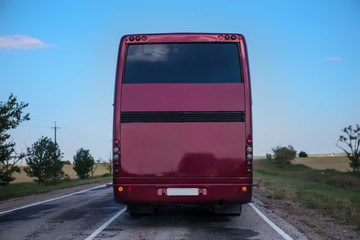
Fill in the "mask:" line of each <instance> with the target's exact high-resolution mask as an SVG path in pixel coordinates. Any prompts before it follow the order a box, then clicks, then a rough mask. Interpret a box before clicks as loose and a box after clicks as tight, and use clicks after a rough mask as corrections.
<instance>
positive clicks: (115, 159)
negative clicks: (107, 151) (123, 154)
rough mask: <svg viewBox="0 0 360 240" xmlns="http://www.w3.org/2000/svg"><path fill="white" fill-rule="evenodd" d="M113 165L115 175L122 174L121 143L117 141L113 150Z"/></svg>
mask: <svg viewBox="0 0 360 240" xmlns="http://www.w3.org/2000/svg"><path fill="white" fill-rule="evenodd" d="M113 154H114V155H113V164H114V174H119V173H120V169H119V166H120V162H119V160H120V141H119V140H117V139H115V140H114V149H113Z"/></svg>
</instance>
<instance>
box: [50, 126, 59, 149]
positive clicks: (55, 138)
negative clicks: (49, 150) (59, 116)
mask: <svg viewBox="0 0 360 240" xmlns="http://www.w3.org/2000/svg"><path fill="white" fill-rule="evenodd" d="M51 129H55V145H56V129H60V127H57V126H56V121H55V127H51Z"/></svg>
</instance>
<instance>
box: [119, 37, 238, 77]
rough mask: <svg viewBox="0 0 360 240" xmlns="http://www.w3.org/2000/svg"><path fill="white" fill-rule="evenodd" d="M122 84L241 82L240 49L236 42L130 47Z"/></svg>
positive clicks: (137, 45) (138, 45) (135, 45)
mask: <svg viewBox="0 0 360 240" xmlns="http://www.w3.org/2000/svg"><path fill="white" fill-rule="evenodd" d="M123 82H124V83H237V82H241V75H240V63H239V52H238V47H237V45H236V44H235V43H180V44H178V43H167V44H134V45H129V47H128V49H127V57H126V66H125V75H124V80H123Z"/></svg>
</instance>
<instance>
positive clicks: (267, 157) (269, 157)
mask: <svg viewBox="0 0 360 240" xmlns="http://www.w3.org/2000/svg"><path fill="white" fill-rule="evenodd" d="M266 159H267V160H269V161H270V160H271V159H272V156H271V154H270V153H267V154H266Z"/></svg>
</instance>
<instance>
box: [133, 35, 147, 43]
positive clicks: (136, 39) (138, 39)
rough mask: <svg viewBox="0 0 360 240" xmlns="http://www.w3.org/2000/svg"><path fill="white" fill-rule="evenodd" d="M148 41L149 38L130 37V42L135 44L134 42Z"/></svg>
mask: <svg viewBox="0 0 360 240" xmlns="http://www.w3.org/2000/svg"><path fill="white" fill-rule="evenodd" d="M140 40H141V41H146V40H147V37H146V36H130V37H129V41H130V42H133V41H137V42H138V41H140Z"/></svg>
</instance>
